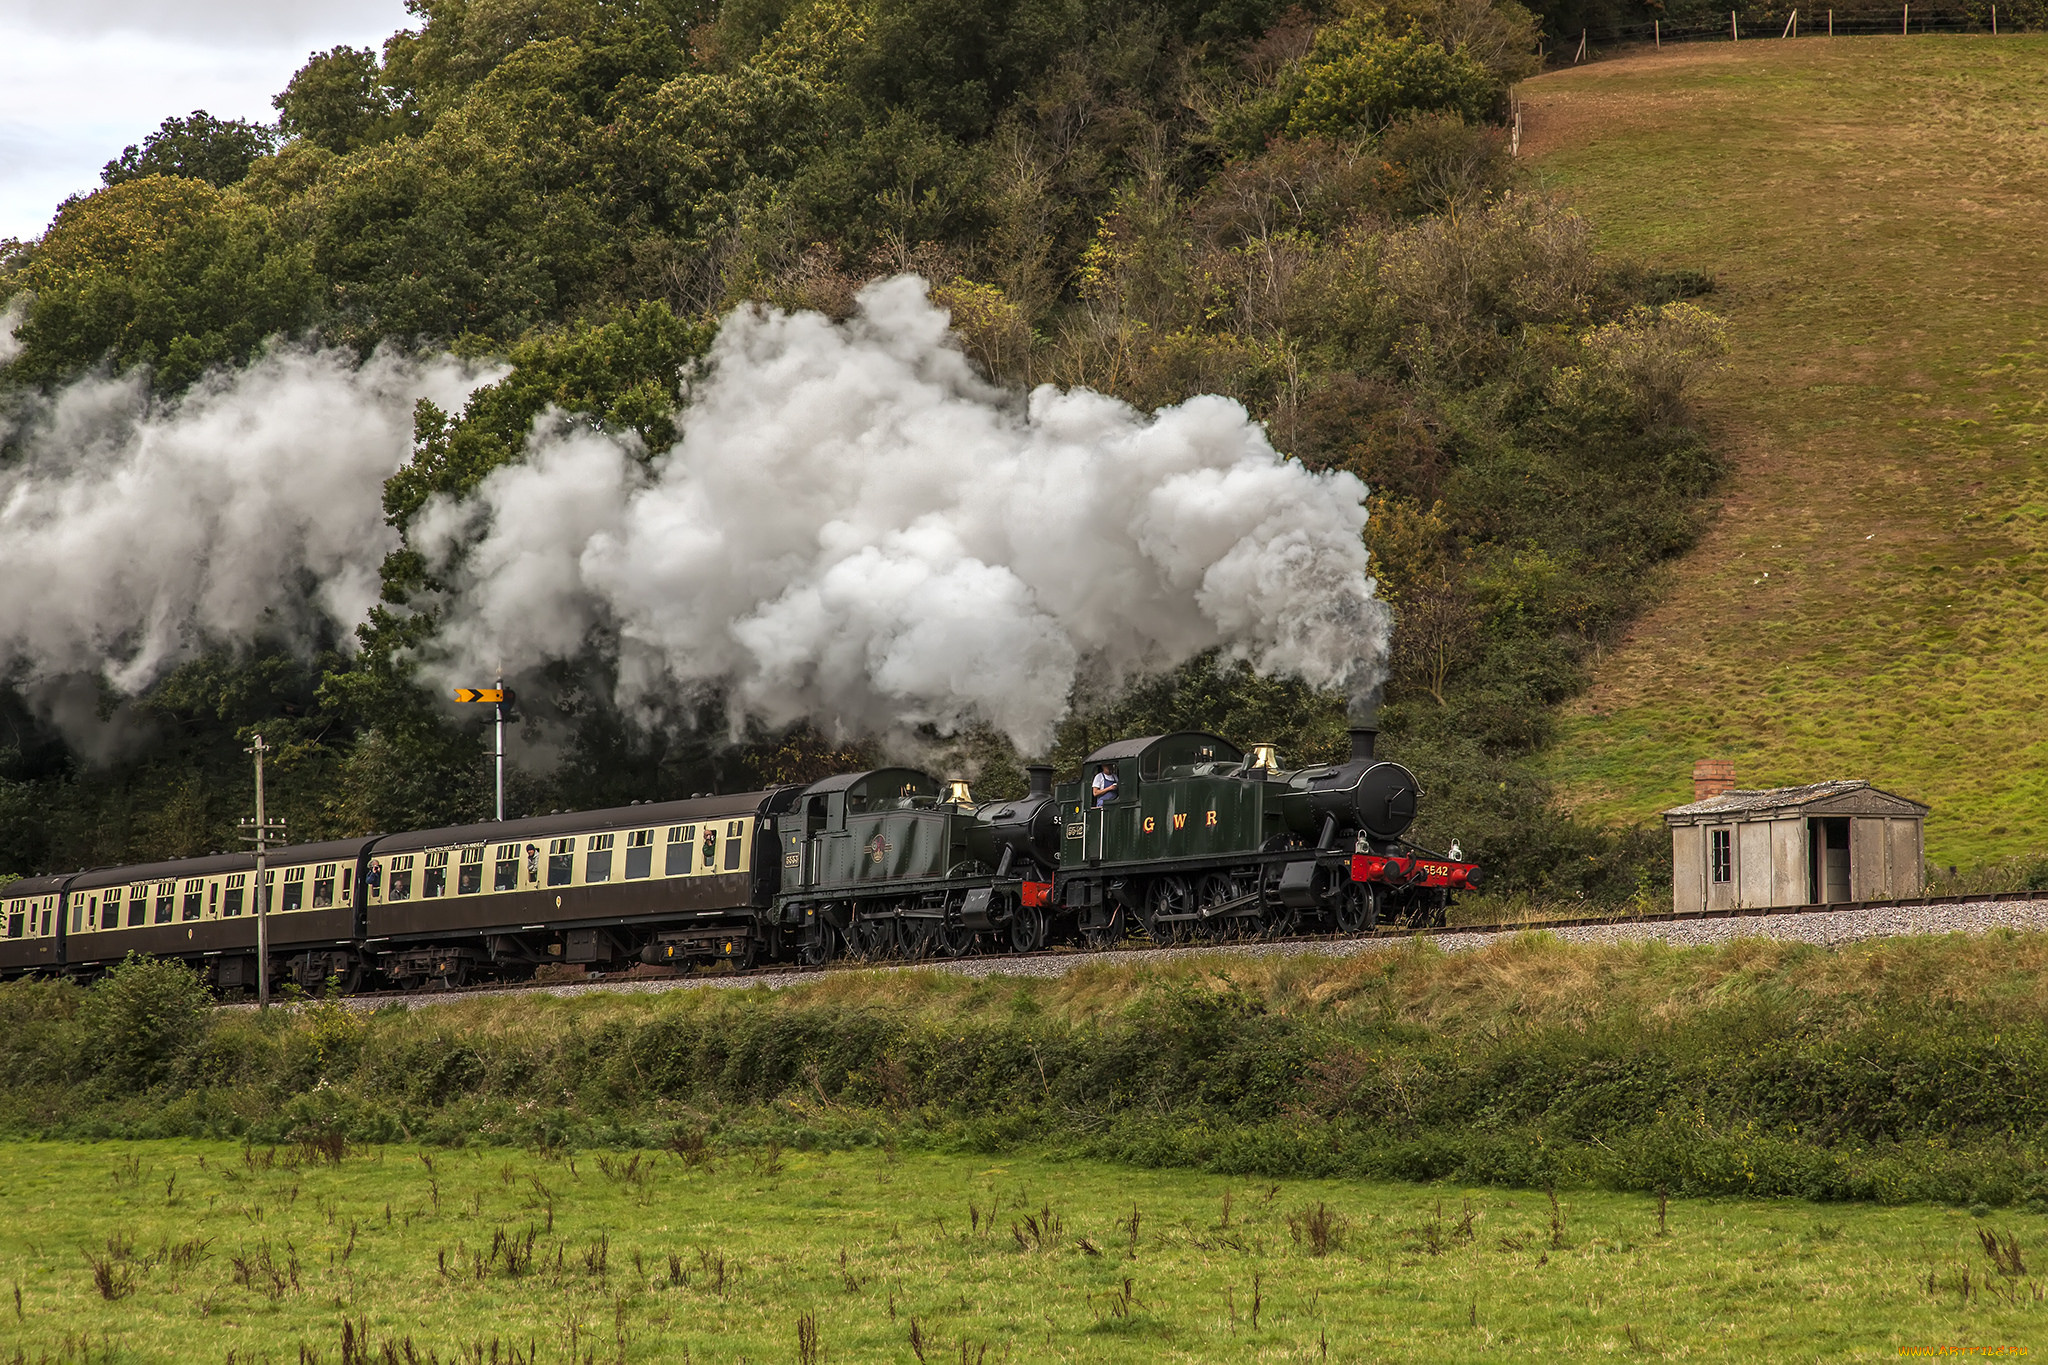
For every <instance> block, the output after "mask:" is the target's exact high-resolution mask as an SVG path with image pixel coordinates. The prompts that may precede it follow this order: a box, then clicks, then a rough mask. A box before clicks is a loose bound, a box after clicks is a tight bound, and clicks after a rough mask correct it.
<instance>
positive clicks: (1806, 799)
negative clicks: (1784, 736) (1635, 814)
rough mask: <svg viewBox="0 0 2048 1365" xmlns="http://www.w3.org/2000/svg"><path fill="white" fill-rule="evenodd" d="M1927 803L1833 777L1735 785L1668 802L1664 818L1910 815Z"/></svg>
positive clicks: (1922, 811) (1689, 820)
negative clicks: (1794, 783)
mask: <svg viewBox="0 0 2048 1365" xmlns="http://www.w3.org/2000/svg"><path fill="white" fill-rule="evenodd" d="M1927 811H1928V807H1926V806H1924V805H1922V804H1920V803H1919V802H1918V801H1914V800H1912V799H1910V798H1908V797H1904V796H1895V795H1893V794H1892V793H1891V792H1887V791H1879V790H1878V789H1877V788H1876V787H1873V786H1871V785H1870V784H1869V783H1868V782H1866V781H1864V780H1863V779H1861V778H1848V779H1841V780H1837V781H1834V782H1810V783H1808V784H1807V785H1805V786H1803V787H1771V788H1768V789H1765V790H1754V791H1753V790H1749V789H1746V788H1737V789H1735V790H1734V791H1725V792H1722V793H1721V794H1720V795H1719V796H1710V797H1708V798H1707V799H1706V800H1704V801H1694V802H1691V803H1690V804H1687V805H1683V806H1673V807H1672V808H1671V809H1670V810H1667V811H1665V812H1664V820H1665V823H1667V824H1673V825H1694V824H1702V823H1706V822H1710V821H1722V820H1745V819H1770V818H1774V817H1777V816H1782V815H1790V814H1794V813H1797V814H1801V815H1889V816H1895V817H1913V816H1923V815H1925V814H1927Z"/></svg>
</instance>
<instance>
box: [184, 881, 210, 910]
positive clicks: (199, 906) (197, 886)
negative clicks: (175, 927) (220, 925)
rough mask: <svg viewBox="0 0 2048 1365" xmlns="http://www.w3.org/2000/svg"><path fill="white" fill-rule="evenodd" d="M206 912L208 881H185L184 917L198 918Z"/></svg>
mask: <svg viewBox="0 0 2048 1365" xmlns="http://www.w3.org/2000/svg"><path fill="white" fill-rule="evenodd" d="M205 913H206V883H205V882H186V883H185V913H184V914H183V915H182V916H180V918H182V919H198V918H199V917H200V916H201V915H203V914H205Z"/></svg>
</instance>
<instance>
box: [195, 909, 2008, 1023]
mask: <svg viewBox="0 0 2048 1365" xmlns="http://www.w3.org/2000/svg"><path fill="white" fill-rule="evenodd" d="M1992 928H2022V929H2040V930H2048V891H2003V892H1991V893H1986V894H1983V895H1975V896H1927V897H1919V898H1914V899H1906V900H1887V901H1859V902H1852V903H1846V904H1837V905H1805V906H1791V907H1784V908H1778V909H1770V910H1733V911H1706V912H1691V913H1680V912H1675V911H1667V912H1663V913H1659V914H1652V915H1630V916H1625V917H1616V916H1598V915H1589V916H1584V917H1580V918H1564V919H1548V920H1535V921H1529V922H1525V923H1494V924H1458V925H1448V926H1444V927H1440V928H1428V929H1407V928H1391V929H1380V930H1378V931H1376V932H1374V933H1372V934H1353V935H1345V934H1297V935H1292V936H1289V937H1286V938H1270V939H1264V938H1262V939H1242V940H1237V941H1232V942H1212V943H1196V944H1176V945H1172V946H1158V945H1154V944H1149V943H1146V942H1143V941H1142V940H1133V941H1131V942H1129V943H1126V944H1123V945H1120V946H1118V947H1115V948H1104V949H1082V948H1049V949H1045V950H1042V951H1039V952H1033V953H992V954H986V955H981V956H972V957H958V958H925V959H921V960H917V961H907V960H902V959H884V960H880V961H873V962H867V961H860V960H854V959H842V960H840V961H838V962H834V963H832V964H830V965H828V966H823V967H797V966H778V967H761V968H756V969H755V970H753V971H750V972H746V973H744V974H742V973H704V974H701V975H686V974H681V973H678V974H676V975H672V976H654V975H633V974H627V973H620V974H617V975H599V976H593V977H591V978H589V979H588V980H584V981H558V982H530V981H524V982H506V983H486V984H480V985H475V986H464V987H460V988H458V989H455V990H436V991H365V992H360V993H358V994H356V995H352V996H349V997H348V999H347V1002H346V1003H347V1004H348V1005H349V1006H350V1007H351V1008H357V1009H381V1008H384V1007H385V1006H387V1005H392V1004H401V1005H404V1006H405V1007H406V1008H408V1009H416V1008H419V1007H420V1006H423V1005H436V1004H448V1003H452V1002H454V1001H457V1000H464V999H473V998H477V997H488V996H496V995H519V994H530V993H542V994H550V995H581V994H586V993H588V992H591V991H629V992H658V991H669V990H690V989H701V988H707V987H708V988H714V989H720V988H732V987H747V986H757V985H758V986H767V987H769V988H771V989H773V988H778V987H782V986H788V985H794V984H796V983H798V982H800V981H805V980H809V979H812V978H815V977H820V976H825V975H828V974H830V973H833V972H844V971H903V970H908V969H912V968H923V969H927V970H937V971H950V972H957V973H960V974H963V975H968V976H1034V977H1053V976H1064V975H1065V974H1066V973H1067V972H1070V971H1073V970H1075V969H1076V968H1078V967H1084V966H1090V965H1095V964H1102V965H1123V964H1132V963H1142V962H1145V961H1148V960H1152V959H1155V958H1156V957H1157V955H1159V954H1161V953H1178V952H1190V951H1192V952H1210V953H1230V954H1234V955H1239V956H1249V957H1266V956H1291V955H1295V954H1301V953H1314V952H1329V951H1332V950H1336V951H1338V952H1343V953H1350V952H1359V951H1363V950H1365V949H1368V948H1372V947H1375V946H1380V945H1390V944H1395V943H1400V942H1405V941H1410V940H1414V939H1430V940H1434V941H1436V942H1438V943H1439V944H1440V945H1441V946H1442V947H1443V948H1444V949H1445V950H1446V951H1452V952H1455V951H1460V950H1463V949H1471V948H1479V947H1483V946H1485V945H1486V944H1489V943H1492V942H1495V941H1497V940H1498V939H1501V938H1504V937H1510V936H1512V935H1515V934H1523V933H1555V934H1557V935H1559V936H1560V937H1563V938H1566V939H1568V940H1574V941H1581V942H1626V941H1640V940H1645V939H1658V940H1664V941H1676V942H1680V943H1694V944H1703V943H1715V942H1725V941H1727V940H1729V939H1732V938H1745V937H1762V938H1781V939H1792V940H1799V941H1806V942H1815V943H1839V942H1848V941H1853V940H1856V939H1864V938H1884V937H1894V936H1905V935H1912V934H1933V933H1953V932H1983V931H1984V930H1987V929H1992ZM222 1008H225V1009H252V1008H254V1006H253V1005H251V1004H249V1003H247V1002H239V1001H238V1002H234V1003H232V1004H227V1005H224V1006H223V1007H222Z"/></svg>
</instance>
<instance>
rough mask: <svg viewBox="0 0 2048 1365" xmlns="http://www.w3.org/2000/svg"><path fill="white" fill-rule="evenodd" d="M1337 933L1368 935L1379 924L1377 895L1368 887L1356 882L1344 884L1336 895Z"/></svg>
mask: <svg viewBox="0 0 2048 1365" xmlns="http://www.w3.org/2000/svg"><path fill="white" fill-rule="evenodd" d="M1335 918H1336V921H1337V932H1338V933H1340V934H1369V933H1371V932H1372V931H1373V927H1374V926H1375V925H1377V924H1378V923H1379V918H1380V901H1379V893H1378V892H1376V891H1374V890H1373V888H1371V887H1369V886H1360V885H1359V884H1358V883H1357V882H1347V883H1345V886H1344V889H1343V891H1341V892H1340V893H1338V896H1337V906H1336V912H1335Z"/></svg>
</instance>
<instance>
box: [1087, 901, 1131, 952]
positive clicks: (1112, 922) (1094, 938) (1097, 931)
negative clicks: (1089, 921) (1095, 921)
mask: <svg viewBox="0 0 2048 1365" xmlns="http://www.w3.org/2000/svg"><path fill="white" fill-rule="evenodd" d="M1128 930H1129V926H1128V925H1126V924H1125V923H1124V910H1123V907H1122V906H1118V907H1117V908H1116V910H1115V912H1114V913H1112V914H1111V915H1110V917H1109V923H1107V924H1099V925H1096V926H1095V927H1094V928H1091V929H1083V930H1082V931H1081V937H1082V939H1083V940H1084V941H1085V942H1086V943H1087V944H1088V946H1089V947H1090V948H1094V949H1096V950H1097V951H1098V952H1099V951H1101V950H1102V949H1104V948H1114V947H1116V945H1117V944H1119V943H1122V942H1123V941H1124V935H1125V934H1126V933H1127V932H1128Z"/></svg>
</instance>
